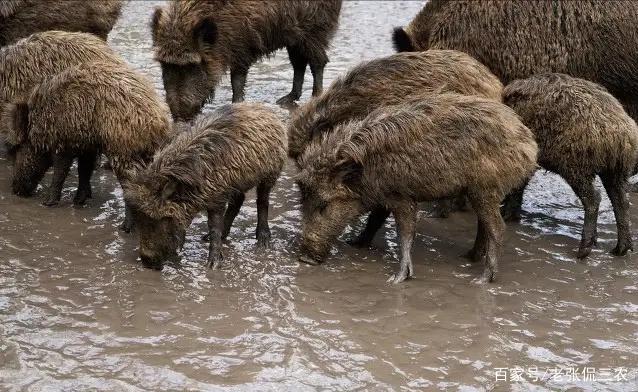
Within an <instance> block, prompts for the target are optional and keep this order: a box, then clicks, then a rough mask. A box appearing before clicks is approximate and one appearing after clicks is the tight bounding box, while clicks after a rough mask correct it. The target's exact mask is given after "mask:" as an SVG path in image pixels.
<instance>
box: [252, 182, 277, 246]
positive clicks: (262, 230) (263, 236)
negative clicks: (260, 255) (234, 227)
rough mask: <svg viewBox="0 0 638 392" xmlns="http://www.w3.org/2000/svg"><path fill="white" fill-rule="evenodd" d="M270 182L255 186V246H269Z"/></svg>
mask: <svg viewBox="0 0 638 392" xmlns="http://www.w3.org/2000/svg"><path fill="white" fill-rule="evenodd" d="M273 185H274V184H273V183H272V182H262V183H261V184H259V185H258V186H257V233H256V237H257V247H259V248H268V247H270V227H269V226H268V208H269V207H270V190H271V189H272V187H273Z"/></svg>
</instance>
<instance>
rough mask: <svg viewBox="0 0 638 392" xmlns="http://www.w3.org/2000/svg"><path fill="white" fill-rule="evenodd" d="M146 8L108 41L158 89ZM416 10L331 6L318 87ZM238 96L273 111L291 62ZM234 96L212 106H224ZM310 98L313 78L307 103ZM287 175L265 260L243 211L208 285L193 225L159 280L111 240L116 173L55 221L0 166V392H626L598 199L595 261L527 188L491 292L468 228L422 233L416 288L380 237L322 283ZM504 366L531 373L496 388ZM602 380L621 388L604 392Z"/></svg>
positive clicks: (609, 243) (541, 179)
mask: <svg viewBox="0 0 638 392" xmlns="http://www.w3.org/2000/svg"><path fill="white" fill-rule="evenodd" d="M156 4H157V3H156V2H142V1H134V2H130V3H129V4H128V5H127V8H126V9H125V10H124V13H123V16H122V19H121V20H120V23H119V24H118V26H117V27H116V29H115V31H114V32H113V33H112V34H111V39H110V43H111V44H112V45H113V46H114V47H115V49H116V50H117V51H118V52H120V53H122V54H123V55H124V56H125V57H126V59H127V60H128V61H129V62H130V63H132V64H133V65H134V66H135V67H136V68H137V69H139V70H140V71H141V72H143V73H145V74H147V75H149V76H150V77H152V78H153V80H154V81H155V83H156V87H157V88H158V90H161V78H160V75H159V67H158V66H157V64H156V63H154V62H153V61H152V53H151V50H150V37H149V33H148V28H147V24H148V20H149V18H150V15H151V11H152V9H153V7H154V5H156ZM421 5H422V2H419V1H417V2H409V1H408V2H389V1H386V2H369V1H361V2H345V4H344V9H343V13H342V19H341V27H340V29H339V32H338V34H337V37H336V38H335V40H334V42H333V48H332V50H331V52H330V58H331V62H330V63H329V64H328V67H327V70H326V79H327V80H328V81H330V80H332V79H334V78H335V77H336V76H338V75H340V74H342V73H343V72H344V71H345V70H346V69H347V68H349V67H351V66H352V65H354V64H356V63H357V62H359V61H361V60H363V59H369V58H374V57H377V56H380V55H384V54H388V53H391V51H392V48H391V44H390V40H389V37H390V30H391V28H392V27H393V26H396V25H402V24H405V23H406V22H407V21H408V20H409V19H410V18H411V17H412V16H413V15H414V14H415V13H416V12H417V11H418V10H419V9H420V7H421ZM248 79H249V80H248V85H247V90H246V98H247V100H250V101H265V102H269V103H272V102H274V101H275V99H276V97H280V96H282V95H284V94H285V93H287V92H288V91H289V89H290V84H291V83H292V69H291V67H290V65H289V64H288V59H287V55H286V54H285V52H280V53H277V55H276V56H275V57H274V58H272V59H270V60H268V61H265V62H263V63H260V64H257V65H255V66H254V67H253V68H252V69H251V72H250V74H249V77H248ZM229 84H230V83H229V81H228V78H226V80H224V81H223V82H222V85H221V88H220V89H218V94H217V99H216V101H215V104H216V105H218V104H219V103H221V102H228V101H230V97H231V92H230V86H229ZM311 84H312V83H311V77H310V75H309V73H308V75H307V77H306V84H305V86H306V87H305V89H304V99H307V97H309V96H310V86H311ZM208 109H210V108H207V110H208ZM273 109H276V110H278V112H279V113H281V115H282V116H288V113H287V112H286V111H284V110H281V109H278V108H276V107H274V106H273ZM0 156H1V158H0V159H2V160H5V158H4V153H2V154H1V155H0ZM285 173H287V174H285V175H284V176H283V177H282V179H281V180H280V182H279V183H278V186H277V188H276V190H275V192H274V194H273V199H272V213H271V216H272V222H271V229H272V232H273V247H272V249H271V250H269V251H264V252H257V251H256V249H255V240H254V229H255V225H256V208H255V205H254V195H253V196H252V197H250V198H249V199H250V201H249V202H248V204H247V206H246V207H244V208H243V209H242V212H241V214H240V215H239V216H238V219H237V221H236V224H235V227H234V228H233V230H232V232H231V234H230V236H229V239H230V242H229V243H228V244H227V245H226V247H227V249H226V250H225V251H224V253H225V255H226V260H225V262H224V268H223V269H222V270H220V271H215V272H213V271H209V270H206V269H205V268H204V262H205V259H206V245H205V244H203V243H201V242H200V241H199V237H200V235H201V234H202V233H203V232H204V230H205V226H206V223H205V220H204V218H203V217H201V218H198V219H197V220H196V221H195V223H194V224H193V226H192V227H191V228H190V231H189V233H188V241H187V244H186V246H185V248H184V251H183V260H182V262H181V263H179V264H173V265H170V266H168V267H166V268H165V269H164V270H163V271H162V272H161V273H160V272H156V271H150V270H145V269H143V268H142V267H141V266H140V264H139V263H138V262H137V261H136V257H137V254H136V241H135V237H134V236H130V235H124V234H121V233H119V232H118V231H117V229H116V227H117V224H118V223H119V222H120V221H121V220H122V218H123V208H122V207H123V205H122V201H121V191H120V190H119V188H117V187H116V186H115V181H114V179H113V177H112V174H111V173H110V172H105V171H100V172H99V173H98V175H97V176H96V178H95V181H94V183H95V188H96V189H95V190H94V195H95V197H94V199H92V200H91V201H90V202H89V205H88V206H87V207H86V208H81V209H75V208H73V207H72V206H71V201H70V199H71V192H72V190H73V186H72V185H73V180H70V181H69V182H68V185H69V187H68V188H67V189H65V193H64V195H63V202H62V203H61V206H60V207H58V208H46V207H42V206H40V205H39V201H40V200H41V198H42V190H40V193H39V194H38V195H36V197H34V198H32V199H20V198H17V197H15V196H13V195H12V194H11V192H10V189H9V178H10V167H9V164H8V163H7V162H0V222H1V223H2V224H1V225H0V252H1V253H0V254H1V255H2V259H1V260H0V389H3V390H4V389H9V390H23V389H33V390H78V391H80V390H86V389H92V390H167V389H173V390H185V389H188V390H225V389H239V390H252V389H259V390H267V389H272V390H275V389H276V390H281V389H286V390H315V389H320V388H321V389H335V390H343V389H357V388H360V389H374V390H386V389H399V386H401V387H402V389H405V390H420V389H432V390H437V389H448V390H463V391H473V390H510V389H514V390H520V391H525V390H530V389H532V388H537V389H536V390H555V389H568V388H574V390H581V389H582V390H588V391H596V390H601V389H607V390H616V391H635V390H637V389H638V381H637V379H636V377H637V367H638V365H636V364H637V363H638V354H637V353H638V343H637V342H638V299H637V298H638V296H637V294H638V266H637V264H636V259H635V256H633V255H632V256H629V257H626V258H614V257H612V256H610V255H608V254H607V251H608V250H610V249H611V248H612V247H613V244H614V238H615V227H614V225H613V214H612V212H611V209H610V206H609V203H608V202H607V201H606V200H604V201H603V204H602V206H601V217H600V226H599V233H600V237H601V238H600V240H599V247H598V249H597V250H594V252H593V253H592V256H591V257H590V258H589V260H587V261H586V262H577V261H576V259H575V249H576V247H577V245H578V239H579V233H580V229H581V225H582V211H581V207H580V204H579V202H578V201H577V199H576V197H575V196H574V195H573V193H572V192H571V191H570V190H569V189H568V187H567V186H566V185H565V184H564V183H563V182H562V180H560V179H559V178H558V177H556V176H553V175H549V174H545V173H539V174H538V175H537V176H536V177H535V179H534V181H533V182H532V184H531V186H530V187H529V190H528V193H527V195H526V201H525V204H524V208H525V210H526V212H527V213H526V214H525V216H524V217H523V220H522V222H521V223H520V224H515V225H510V226H509V227H508V233H507V243H506V247H505V254H504V255H503V260H502V263H501V269H502V271H501V273H500V275H499V277H498V281H497V282H496V283H494V284H491V285H487V286H478V285H475V284H472V283H471V280H472V278H473V277H474V276H476V275H478V273H479V270H480V268H481V267H480V266H475V265H472V264H469V263H467V262H466V261H465V260H464V259H462V258H460V257H459V255H460V254H462V253H463V252H465V251H466V250H467V249H468V248H469V247H470V245H471V243H472V241H473V237H474V219H475V218H474V217H473V215H472V214H471V213H469V212H466V213H459V214H455V215H453V216H452V217H451V218H450V219H446V220H437V219H430V218H427V217H425V215H424V216H422V217H421V220H420V228H419V234H418V236H417V238H416V240H415V246H414V261H415V268H416V273H417V277H416V279H414V280H411V281H408V282H406V283H405V284H401V285H398V286H392V285H388V284H386V283H385V280H386V278H387V277H388V276H389V275H390V274H391V273H392V272H393V271H394V270H395V269H396V268H397V265H398V263H397V262H396V256H397V254H396V253H397V244H396V235H395V233H394V229H393V227H392V226H391V225H389V226H388V228H387V230H386V231H385V233H384V234H382V235H379V236H378V238H377V239H376V240H375V243H374V246H375V248H373V249H365V250H355V249H352V248H349V247H348V246H347V245H345V244H344V243H339V244H338V245H337V246H336V247H335V249H334V251H333V255H332V256H331V257H330V258H329V260H328V261H327V262H326V263H325V264H324V265H322V266H319V267H310V266H306V265H299V264H297V263H296V261H295V247H296V243H297V237H298V235H299V227H300V225H299V221H300V214H299V212H298V210H297V208H298V205H297V203H298V201H297V193H296V189H295V186H294V185H293V181H292V180H291V178H290V176H291V174H293V173H294V168H292V167H289V168H287V170H286V171H285ZM45 183H46V182H45ZM636 197H637V196H636V195H632V198H633V200H634V201H635V200H636V199H635V198H636ZM632 211H633V216H634V218H635V217H636V215H638V214H636V210H635V209H632ZM344 236H346V237H347V236H348V234H345V235H344ZM517 367H520V368H522V369H524V370H526V372H527V373H526V374H525V375H524V377H523V378H522V379H521V380H520V381H516V382H514V383H513V384H510V381H511V380H512V377H513V376H515V375H516V374H515V369H516V368H517ZM557 367H560V368H561V369H563V374H565V371H566V369H570V368H573V369H580V370H582V369H583V368H584V367H589V368H595V369H598V370H597V371H598V375H599V379H598V380H596V381H592V380H585V379H584V377H583V376H581V377H580V379H577V380H571V379H570V378H568V377H567V376H564V377H562V378H561V379H560V380H559V379H556V378H555V379H551V374H549V373H548V374H545V376H544V378H543V377H541V376H543V374H542V372H544V371H548V372H549V371H550V369H552V368H557ZM499 368H509V369H514V370H512V371H509V373H507V374H506V375H507V376H509V377H510V378H509V379H508V380H510V381H508V382H503V381H497V376H498V375H499V373H497V369H499ZM535 368H537V370H538V373H539V374H537V375H536V376H537V379H536V380H534V377H533V374H532V373H529V371H530V370H533V369H535ZM601 368H602V369H618V368H625V369H627V370H628V372H629V373H628V375H626V377H625V378H626V380H622V381H620V382H616V381H615V380H614V378H613V377H610V381H604V380H601V378H602V376H604V374H603V372H601ZM502 371H503V370H501V372H502ZM500 375H501V376H502V374H500Z"/></svg>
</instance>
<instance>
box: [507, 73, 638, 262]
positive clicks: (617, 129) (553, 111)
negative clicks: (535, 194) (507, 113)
mask: <svg viewBox="0 0 638 392" xmlns="http://www.w3.org/2000/svg"><path fill="white" fill-rule="evenodd" d="M503 99H504V102H505V103H506V104H507V105H509V106H511V107H512V108H513V109H514V111H516V112H517V113H518V115H519V116H520V117H521V119H522V120H523V122H524V123H525V124H526V125H527V126H529V127H530V129H531V130H532V132H534V135H535V137H536V141H537V143H538V163H539V165H540V166H542V167H543V168H545V169H547V170H549V171H552V172H554V173H557V174H559V175H560V176H561V177H563V178H564V179H565V181H567V183H568V184H569V185H570V186H571V188H572V189H573V191H574V192H575V193H576V195H577V196H578V198H579V199H580V200H581V202H582V204H583V208H584V210H585V221H584V226H583V232H582V237H581V241H580V247H579V249H578V257H579V258H584V257H586V256H587V255H589V253H590V252H591V249H592V246H593V245H594V244H595V242H596V237H597V232H596V221H597V218H598V207H599V204H600V193H599V192H598V190H597V189H596V187H595V186H594V178H595V177H596V175H599V176H600V179H601V180H602V183H603V185H604V187H605V190H606V191H607V195H608V196H609V200H610V201H611V204H612V206H613V208H614V214H615V216H616V226H617V229H618V243H617V244H616V247H615V248H614V250H613V251H612V253H614V254H616V255H624V254H626V253H627V251H628V250H632V249H633V245H632V240H631V232H630V222H629V212H628V208H629V201H628V200H627V194H626V192H627V179H628V178H629V176H630V175H631V173H632V171H633V169H634V166H635V164H636V159H637V158H638V127H637V126H636V123H635V121H634V120H633V119H632V118H631V117H629V115H627V113H625V111H624V110H623V107H622V105H621V104H620V102H618V100H616V98H614V97H613V96H612V95H611V94H609V93H608V92H607V91H606V90H605V89H604V88H603V87H602V86H600V85H598V84H596V83H593V82H589V81H586V80H583V79H578V78H573V77H570V76H567V75H564V74H543V75H536V76H532V77H530V78H528V79H521V80H515V81H514V82H512V83H510V84H509V85H508V86H506V88H505V90H504V91H503ZM524 190H525V186H523V187H521V188H520V189H518V190H517V191H516V192H514V193H513V194H512V195H510V196H509V197H508V198H507V200H506V203H505V205H504V211H503V212H504V215H505V217H506V219H517V218H518V217H520V211H521V203H522V200H523V192H524Z"/></svg>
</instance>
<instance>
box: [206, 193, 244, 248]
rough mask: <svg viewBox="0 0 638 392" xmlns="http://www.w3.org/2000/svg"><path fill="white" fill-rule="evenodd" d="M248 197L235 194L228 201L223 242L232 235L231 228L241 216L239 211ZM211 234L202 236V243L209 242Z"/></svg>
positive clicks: (242, 194)
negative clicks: (238, 215) (238, 216)
mask: <svg viewBox="0 0 638 392" xmlns="http://www.w3.org/2000/svg"><path fill="white" fill-rule="evenodd" d="M245 198H246V196H245V195H244V193H243V192H237V193H234V194H233V195H232V196H231V197H230V200H229V201H228V207H227V208H226V213H224V231H223V232H222V241H223V240H225V239H226V237H228V234H229V233H230V228H231V227H232V225H233V222H234V221H235V218H236V217H237V214H239V210H240V209H241V206H242V204H244V199H245ZM209 240H210V233H206V234H204V235H203V236H202V241H209Z"/></svg>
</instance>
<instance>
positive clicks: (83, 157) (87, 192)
mask: <svg viewBox="0 0 638 392" xmlns="http://www.w3.org/2000/svg"><path fill="white" fill-rule="evenodd" d="M98 157H99V154H98V152H97V151H91V152H87V153H84V154H80V156H79V157H78V190H77V192H76V193H75V197H74V198H73V204H75V205H77V206H81V205H83V204H84V203H86V199H89V198H91V196H92V192H91V176H92V175H93V171H94V170H95V165H96V163H97V160H98Z"/></svg>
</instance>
